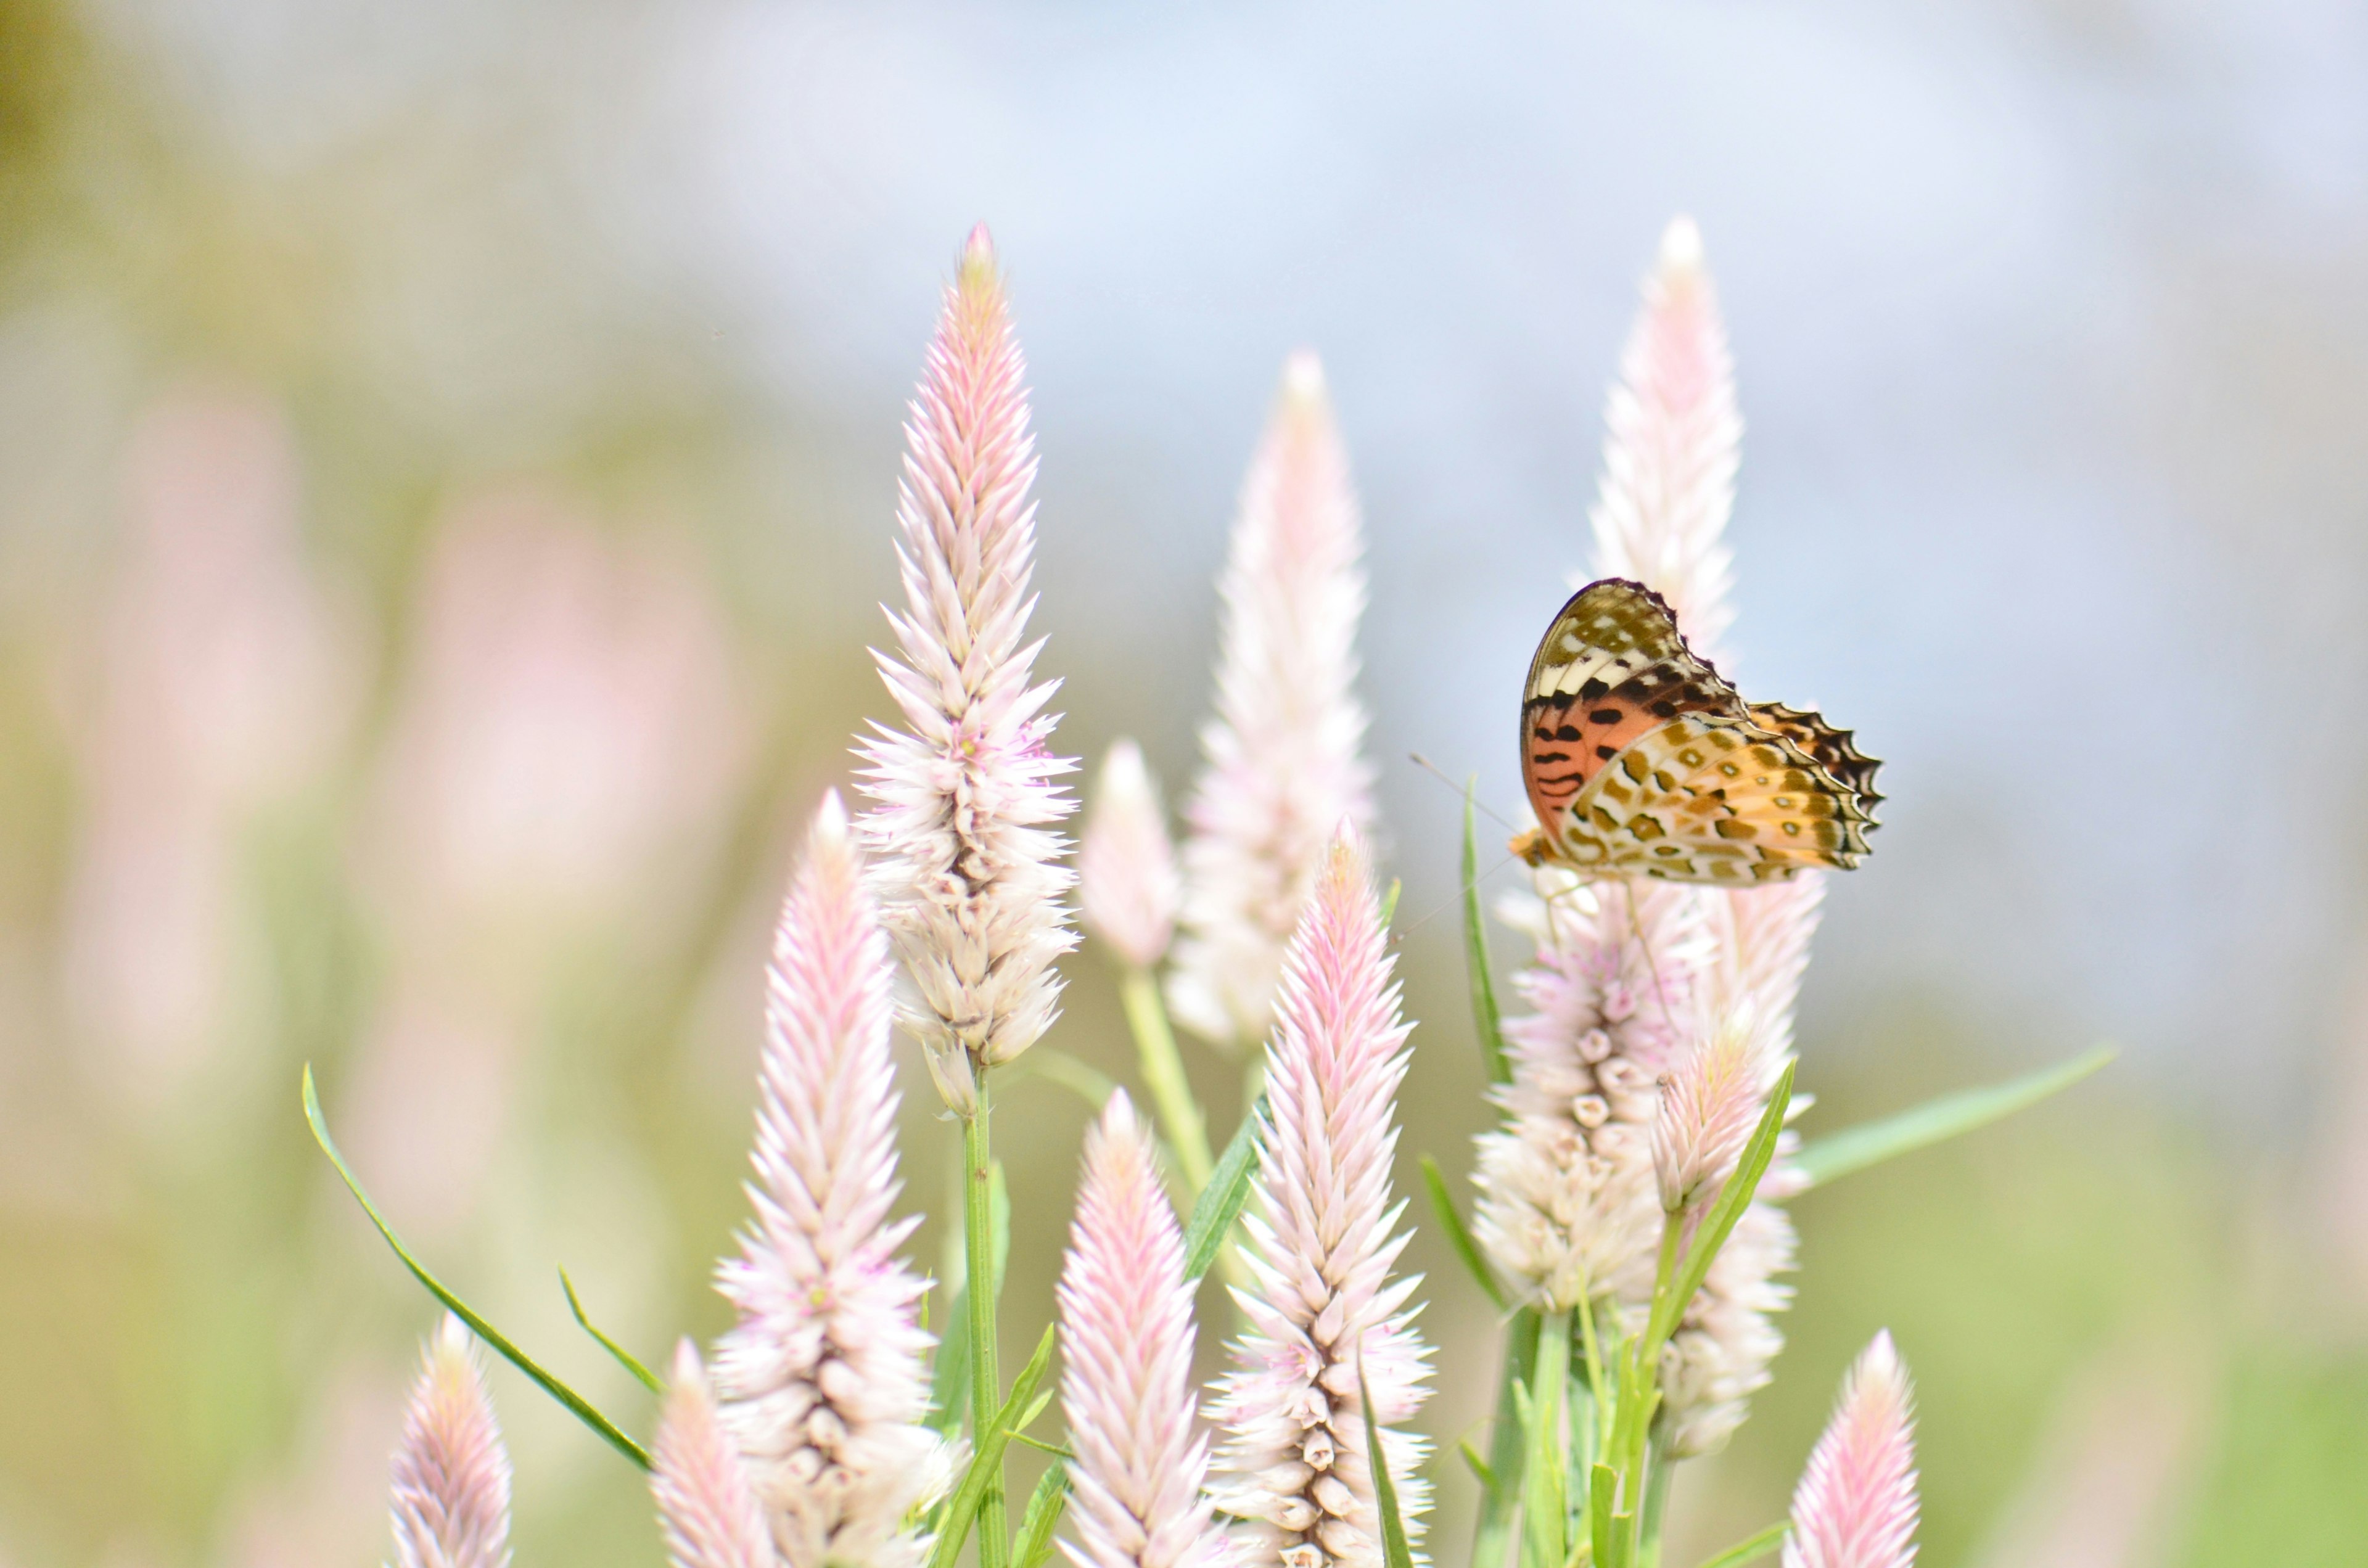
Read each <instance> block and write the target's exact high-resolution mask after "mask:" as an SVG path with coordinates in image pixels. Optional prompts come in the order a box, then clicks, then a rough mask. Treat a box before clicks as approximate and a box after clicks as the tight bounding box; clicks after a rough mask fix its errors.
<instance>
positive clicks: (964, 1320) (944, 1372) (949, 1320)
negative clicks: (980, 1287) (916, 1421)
mask: <svg viewBox="0 0 2368 1568" xmlns="http://www.w3.org/2000/svg"><path fill="white" fill-rule="evenodd" d="M967 1294H968V1293H967V1292H966V1291H965V1290H964V1289H963V1288H962V1286H961V1285H960V1284H956V1285H955V1286H954V1289H953V1293H952V1294H951V1296H949V1297H947V1298H946V1331H945V1333H944V1334H942V1335H939V1337H938V1364H937V1367H936V1368H935V1369H934V1370H933V1371H932V1372H931V1374H930V1376H929V1408H930V1409H931V1410H933V1411H935V1412H936V1413H937V1421H936V1426H937V1428H938V1430H939V1431H941V1432H943V1433H945V1434H946V1435H947V1436H948V1437H960V1436H961V1435H962V1416H963V1415H964V1414H966V1413H967V1412H968V1411H969V1409H970V1335H969V1334H968V1333H967V1332H966V1329H965V1325H966V1324H968V1323H969V1321H970V1320H969V1317H968V1312H969V1306H970V1303H969V1301H968V1299H967Z"/></svg>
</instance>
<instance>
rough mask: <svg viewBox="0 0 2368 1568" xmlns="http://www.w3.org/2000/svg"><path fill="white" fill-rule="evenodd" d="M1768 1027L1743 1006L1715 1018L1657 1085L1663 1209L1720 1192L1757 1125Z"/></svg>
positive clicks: (1766, 1072) (1766, 1082)
mask: <svg viewBox="0 0 2368 1568" xmlns="http://www.w3.org/2000/svg"><path fill="white" fill-rule="evenodd" d="M1770 1062H1776V1063H1778V1065H1777V1067H1776V1068H1775V1069H1774V1071H1782V1058H1781V1057H1778V1056H1777V1055H1776V1053H1775V1052H1773V1051H1770V1049H1769V1040H1768V1030H1767V1028H1766V1027H1765V1026H1764V1025H1763V1024H1762V1023H1761V1022H1760V1019H1759V1014H1758V1012H1757V1011H1756V1010H1755V1009H1753V1008H1752V1007H1751V1006H1749V1005H1748V1004H1745V1005H1743V1006H1737V1007H1736V1009H1735V1010H1734V1011H1732V1012H1729V1013H1728V1014H1726V1015H1725V1017H1722V1018H1720V1019H1719V1020H1718V1021H1717V1023H1716V1024H1715V1025H1714V1026H1713V1028H1712V1029H1711V1032H1710V1034H1709V1036H1708V1038H1706V1039H1704V1040H1702V1042H1701V1043H1700V1044H1699V1045H1697V1046H1695V1047H1694V1049H1693V1051H1692V1052H1691V1054H1690V1055H1688V1056H1687V1058H1686V1059H1685V1061H1684V1062H1680V1063H1679V1066H1678V1070H1677V1071H1676V1072H1674V1073H1672V1074H1669V1075H1668V1078H1667V1079H1666V1080H1665V1081H1664V1083H1663V1085H1662V1088H1661V1108H1660V1114H1659V1115H1658V1116H1657V1117H1656V1119H1654V1122H1653V1168H1654V1171H1655V1173H1656V1175H1657V1176H1659V1178H1660V1184H1661V1207H1662V1209H1664V1210H1667V1211H1668V1212H1669V1213H1672V1214H1675V1213H1678V1212H1679V1211H1681V1210H1687V1209H1691V1208H1692V1207H1694V1206H1695V1205H1696V1204H1708V1203H1710V1202H1711V1201H1713V1199H1716V1197H1717V1196H1718V1190H1719V1188H1720V1187H1724V1186H1725V1185H1726V1178H1727V1177H1728V1176H1732V1175H1733V1174H1734V1173H1735V1165H1736V1160H1738V1159H1740V1158H1741V1157H1742V1154H1743V1146H1744V1145H1745V1144H1746V1143H1748V1142H1750V1141H1751V1133H1752V1130H1753V1129H1754V1128H1755V1127H1757V1126H1758V1125H1759V1114H1760V1108H1761V1107H1762V1106H1763V1105H1764V1104H1765V1103H1766V1101H1767V1098H1768V1091H1769V1088H1770V1078H1771V1069H1770Z"/></svg>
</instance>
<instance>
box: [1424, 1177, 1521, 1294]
mask: <svg viewBox="0 0 2368 1568" xmlns="http://www.w3.org/2000/svg"><path fill="white" fill-rule="evenodd" d="M1422 1186H1423V1190H1424V1191H1426V1192H1428V1193H1429V1194H1430V1207H1431V1209H1432V1210H1433V1211H1434V1212H1435V1213H1436V1214H1437V1215H1438V1216H1439V1228H1440V1230H1442V1231H1444V1232H1446V1233H1447V1241H1448V1244H1449V1245H1450V1246H1452V1247H1453V1248H1454V1249H1455V1256H1458V1257H1460V1258H1462V1259H1463V1267H1466V1268H1468V1269H1470V1270H1471V1271H1472V1278H1473V1280H1474V1283H1476V1284H1477V1285H1478V1286H1479V1287H1480V1290H1481V1293H1482V1294H1484V1295H1486V1297H1487V1298H1488V1300H1489V1301H1492V1302H1494V1303H1495V1304H1496V1308H1497V1311H1498V1312H1503V1311H1504V1310H1505V1291H1504V1288H1503V1287H1502V1286H1500V1285H1498V1284H1497V1276H1496V1275H1495V1274H1494V1273H1492V1272H1491V1271H1490V1270H1489V1267H1488V1262H1487V1260H1486V1258H1484V1257H1482V1256H1480V1244H1479V1243H1478V1242H1475V1241H1474V1240H1473V1239H1472V1233H1471V1231H1469V1230H1468V1229H1466V1228H1465V1226H1464V1223H1463V1215H1461V1214H1459V1213H1457V1212H1456V1211H1455V1198H1454V1195H1453V1194H1452V1193H1450V1192H1449V1191H1448V1190H1447V1177H1446V1176H1444V1175H1442V1174H1441V1173H1440V1168H1439V1162H1438V1161H1437V1160H1434V1159H1432V1158H1431V1157H1430V1156H1429V1154H1425V1155H1424V1156H1423V1157H1422Z"/></svg>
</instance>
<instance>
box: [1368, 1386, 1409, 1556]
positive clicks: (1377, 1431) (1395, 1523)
mask: <svg viewBox="0 0 2368 1568" xmlns="http://www.w3.org/2000/svg"><path fill="white" fill-rule="evenodd" d="M1357 1399H1358V1401H1359V1403H1360V1406H1361V1408H1362V1409H1363V1411H1364V1416H1365V1463H1366V1464H1367V1465H1368V1466H1370V1467H1371V1468H1372V1472H1373V1506H1374V1507H1375V1509H1376V1510H1377V1511H1378V1512H1379V1513H1380V1514H1381V1516H1382V1561H1383V1565H1384V1568H1414V1549H1413V1548H1412V1547H1410V1546H1408V1545H1407V1544H1406V1520H1405V1518H1404V1517H1401V1516H1400V1515H1399V1513H1398V1488H1397V1483H1395V1481H1392V1480H1391V1479H1390V1465H1389V1460H1387V1459H1386V1458H1385V1457H1383V1453H1382V1424H1381V1423H1380V1422H1379V1421H1376V1420H1374V1419H1373V1391H1372V1390H1371V1389H1369V1388H1367V1387H1366V1386H1365V1358H1363V1357H1362V1356H1360V1357H1358V1358H1357Z"/></svg>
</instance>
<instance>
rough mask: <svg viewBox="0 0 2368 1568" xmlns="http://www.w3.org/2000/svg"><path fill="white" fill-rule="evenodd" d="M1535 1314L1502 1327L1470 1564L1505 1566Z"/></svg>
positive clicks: (1527, 1312)
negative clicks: (1489, 1481)
mask: <svg viewBox="0 0 2368 1568" xmlns="http://www.w3.org/2000/svg"><path fill="white" fill-rule="evenodd" d="M1538 1326H1539V1324H1538V1314H1537V1312H1536V1311H1535V1309H1533V1308H1530V1307H1523V1308H1521V1309H1520V1310H1519V1311H1518V1312H1514V1313H1513V1321H1512V1322H1511V1323H1509V1324H1507V1325H1506V1327H1505V1350H1504V1355H1503V1357H1502V1358H1500V1360H1499V1361H1498V1364H1497V1415H1496V1420H1495V1421H1494V1422H1493V1423H1492V1424H1491V1425H1492V1429H1491V1431H1490V1432H1489V1434H1488V1469H1489V1472H1490V1473H1491V1474H1492V1475H1494V1476H1495V1477H1496V1483H1495V1485H1493V1486H1492V1487H1491V1488H1490V1489H1489V1490H1488V1493H1487V1494H1486V1495H1485V1496H1484V1497H1482V1498H1481V1500H1480V1518H1479V1521H1478V1523H1477V1524H1476V1525H1475V1526H1474V1529H1473V1536H1472V1561H1473V1562H1474V1563H1487V1564H1490V1565H1491V1568H1494V1565H1496V1564H1501V1563H1502V1562H1504V1561H1505V1553H1506V1550H1507V1548H1508V1546H1509V1545H1510V1544H1511V1542H1512V1539H1513V1517H1514V1515H1515V1513H1516V1512H1517V1511H1518V1510H1519V1509H1520V1501H1521V1498H1520V1491H1521V1475H1522V1465H1523V1463H1524V1462H1525V1460H1526V1459H1527V1457H1528V1454H1527V1448H1526V1445H1527V1443H1528V1440H1529V1439H1528V1437H1526V1436H1525V1432H1524V1429H1525V1428H1526V1426H1527V1425H1528V1422H1527V1419H1526V1417H1524V1415H1522V1409H1523V1402H1524V1401H1525V1400H1527V1399H1528V1398H1529V1392H1530V1386H1529V1385H1530V1374H1531V1370H1532V1369H1534V1368H1535V1366H1536V1365H1537V1358H1538Z"/></svg>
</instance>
